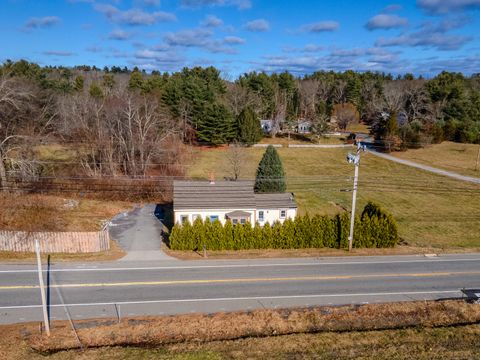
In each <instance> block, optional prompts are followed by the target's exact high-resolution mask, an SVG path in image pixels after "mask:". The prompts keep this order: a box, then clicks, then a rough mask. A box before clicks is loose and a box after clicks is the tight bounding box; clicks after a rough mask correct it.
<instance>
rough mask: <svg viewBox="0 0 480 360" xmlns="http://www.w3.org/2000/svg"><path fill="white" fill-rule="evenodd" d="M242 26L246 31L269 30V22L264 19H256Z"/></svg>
mask: <svg viewBox="0 0 480 360" xmlns="http://www.w3.org/2000/svg"><path fill="white" fill-rule="evenodd" d="M244 28H245V29H246V30H248V31H254V32H265V31H268V30H270V24H269V23H268V21H267V20H265V19H256V20H252V21H249V22H247V23H246V24H245V25H244Z"/></svg>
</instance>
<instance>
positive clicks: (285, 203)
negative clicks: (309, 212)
mask: <svg viewBox="0 0 480 360" xmlns="http://www.w3.org/2000/svg"><path fill="white" fill-rule="evenodd" d="M254 196H255V203H256V205H257V209H282V208H285V209H292V208H296V207H297V204H296V203H295V198H294V197H293V194H292V193H282V194H279V193H276V194H255V195H254Z"/></svg>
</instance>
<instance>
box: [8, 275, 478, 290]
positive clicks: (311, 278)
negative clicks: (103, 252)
mask: <svg viewBox="0 0 480 360" xmlns="http://www.w3.org/2000/svg"><path fill="white" fill-rule="evenodd" d="M455 275H480V272H479V271H476V272H465V271H464V272H435V273H412V274H370V275H335V276H334V275H332V276H295V277H275V278H239V279H198V280H165V281H135V282H114V283H90V284H89V283H80V284H54V285H50V287H51V288H73V287H122V286H154V285H159V286H161V285H192V284H222V283H252V282H275V281H278V282H286V281H323V280H327V281H328V280H347V279H369V278H393V277H439V276H455ZM38 288H39V286H38V285H7V286H0V290H21V289H38Z"/></svg>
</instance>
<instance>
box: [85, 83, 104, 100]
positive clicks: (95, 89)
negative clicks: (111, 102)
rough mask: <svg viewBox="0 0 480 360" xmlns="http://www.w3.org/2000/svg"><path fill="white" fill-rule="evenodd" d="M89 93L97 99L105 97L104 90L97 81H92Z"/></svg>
mask: <svg viewBox="0 0 480 360" xmlns="http://www.w3.org/2000/svg"><path fill="white" fill-rule="evenodd" d="M88 93H89V94H90V96H91V97H93V98H95V99H101V98H103V91H102V89H101V88H100V86H98V85H97V84H95V83H92V84H91V85H90V89H89V91H88Z"/></svg>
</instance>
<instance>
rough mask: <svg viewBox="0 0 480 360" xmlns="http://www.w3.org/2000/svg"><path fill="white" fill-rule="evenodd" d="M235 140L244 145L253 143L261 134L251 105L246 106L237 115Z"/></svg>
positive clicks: (258, 139)
mask: <svg viewBox="0 0 480 360" xmlns="http://www.w3.org/2000/svg"><path fill="white" fill-rule="evenodd" d="M237 127H238V134H237V140H238V141H239V142H241V143H243V144H245V145H253V144H255V143H256V142H258V141H260V139H261V138H262V136H263V131H262V127H261V126H260V121H259V119H258V118H257V115H256V114H255V112H254V111H253V109H252V108H251V107H249V106H248V107H246V108H244V109H243V110H242V112H241V113H240V114H238V117H237Z"/></svg>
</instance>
